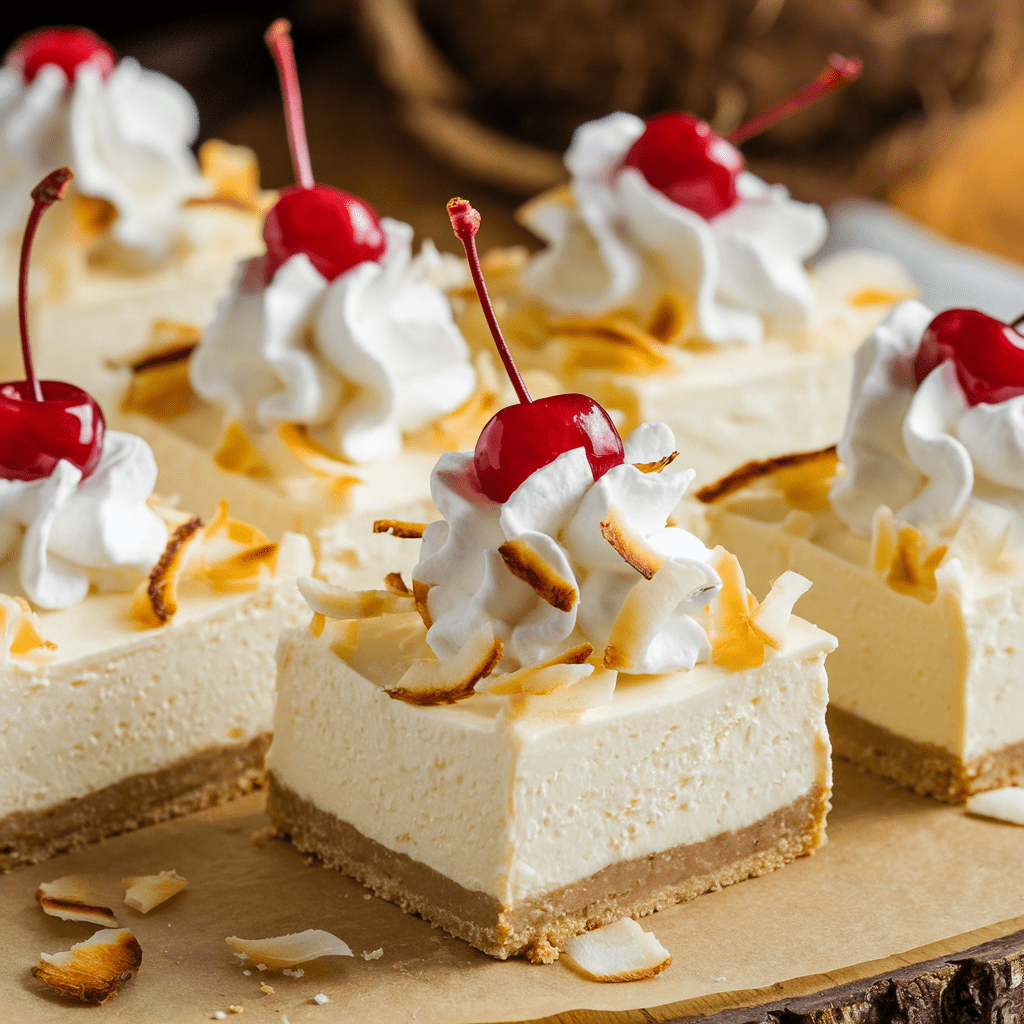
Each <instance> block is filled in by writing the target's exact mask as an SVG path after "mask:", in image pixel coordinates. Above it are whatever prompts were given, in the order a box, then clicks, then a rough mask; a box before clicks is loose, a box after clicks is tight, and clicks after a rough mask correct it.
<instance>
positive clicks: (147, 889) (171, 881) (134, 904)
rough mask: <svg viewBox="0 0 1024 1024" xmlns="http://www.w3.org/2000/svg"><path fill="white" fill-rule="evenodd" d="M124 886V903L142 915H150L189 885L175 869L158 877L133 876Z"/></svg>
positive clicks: (124, 882) (125, 881)
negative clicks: (153, 910)
mask: <svg viewBox="0 0 1024 1024" xmlns="http://www.w3.org/2000/svg"><path fill="white" fill-rule="evenodd" d="M121 884H122V885H123V886H124V890H125V892H124V901H125V903H127V904H128V906H129V907H131V908H132V909H133V910H137V911H138V912H139V913H140V914H148V913H149V912H150V911H151V910H152V909H153V908H154V907H158V906H160V904H161V903H164V902H166V901H167V900H169V899H170V898H171V897H172V896H175V895H177V894H178V893H179V892H181V890H182V889H184V888H185V886H187V885H188V879H187V878H182V877H181V875H179V874H178V872H177V871H175V870H174V869H173V868H172V869H171V870H170V871H161V872H160V873H159V874H156V875H132V876H131V877H130V878H126V879H124V881H123V882H122V883H121Z"/></svg>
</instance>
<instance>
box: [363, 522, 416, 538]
mask: <svg viewBox="0 0 1024 1024" xmlns="http://www.w3.org/2000/svg"><path fill="white" fill-rule="evenodd" d="M426 528H427V524H426V523H406V522H403V521H402V520H401V519H377V520H375V521H374V524H373V532H374V533H390V534H391V536H392V537H403V538H405V539H407V540H418V539H419V538H420V537H422V536H423V531H424V530H425V529H426Z"/></svg>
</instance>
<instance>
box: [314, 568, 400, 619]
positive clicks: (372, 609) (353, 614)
mask: <svg viewBox="0 0 1024 1024" xmlns="http://www.w3.org/2000/svg"><path fill="white" fill-rule="evenodd" d="M298 586H299V591H300V593H301V594H302V596H303V597H304V598H305V599H306V604H308V605H309V607H310V608H312V609H313V611H314V612H318V613H319V614H320V615H325V616H326V617H327V618H329V619H373V618H376V617H377V616H378V615H391V614H393V613H396V612H411V611H414V610H415V605H414V602H413V599H412V596H411V595H408V594H396V593H394V592H393V591H390V590H346V589H345V588H344V587H338V586H335V585H334V584H332V583H325V582H324V581H323V580H318V579H314V578H313V577H312V576H301V577H299V580H298Z"/></svg>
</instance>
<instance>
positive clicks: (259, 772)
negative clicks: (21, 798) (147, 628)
mask: <svg viewBox="0 0 1024 1024" xmlns="http://www.w3.org/2000/svg"><path fill="white" fill-rule="evenodd" d="M269 746H270V735H269V734H266V733H265V734H263V735H261V736H257V737H256V738H255V739H252V740H250V741H249V742H248V743H242V744H232V745H231V746H223V747H213V748H209V749H207V750H203V751H201V752H199V753H197V754H194V755H192V756H191V757H188V758H184V759H182V760H181V761H178V762H176V763H174V764H172V765H169V766H168V767H166V768H162V769H160V770H159V771H155V772H147V773H145V774H142V775H133V776H131V778H127V779H123V780H122V781H120V782H117V783H115V784H114V785H112V786H106V787H105V788H103V789H100V790H97V791H96V792H95V793H90V794H89V795H88V796H84V797H81V798H79V799H76V800H68V801H65V802H64V803H62V804H58V805H57V806H56V807H49V808H47V809H46V810H43V811H28V812H24V811H18V812H15V813H14V814H8V815H7V817H5V818H0V871H10V870H11V869H12V868H16V867H20V866H21V865H23V864H38V863H39V862H40V861H43V860H46V859H47V858H49V857H53V856H55V855H56V854H58V853H65V852H67V851H68V850H77V849H80V848H81V847H83V846H87V845H88V844H89V843H94V842H96V841H97V840H100V839H104V838H106V837H107V836H113V835H117V834H118V833H119V832H129V831H131V830H133V829H136V828H140V827H141V826H143V825H152V824H155V823H156V822H158V821H166V820H167V819H168V818H177V817H179V816H180V815H182V814H189V813H191V812H192V811H198V810H200V809H202V808H203V807H211V806H213V805H214V804H220V803H224V802H225V801H226V800H231V799H233V798H234V797H236V796H241V795H242V794H243V793H248V792H250V791H251V790H253V789H257V788H259V787H260V786H261V785H262V784H263V755H264V754H265V753H266V751H267V747H269Z"/></svg>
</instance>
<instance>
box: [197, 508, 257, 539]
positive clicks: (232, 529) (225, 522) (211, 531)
mask: <svg viewBox="0 0 1024 1024" xmlns="http://www.w3.org/2000/svg"><path fill="white" fill-rule="evenodd" d="M221 532H223V533H226V534H227V537H228V540H232V541H234V542H235V543H236V544H242V545H244V546H245V547H259V546H262V545H263V544H267V543H269V541H270V538H269V537H267V535H266V534H265V533H264V532H263V531H262V530H260V529H258V528H257V527H255V526H252V525H251V524H249V523H246V522H244V521H243V520H241V519H232V518H231V516H230V515H229V512H228V503H227V502H226V501H221V502H220V503H219V504H218V505H217V511H216V513H215V514H214V517H213V518H212V519H211V520H210V522H209V524H208V525H207V527H206V530H205V531H204V532H203V537H204V538H210V537H216V536H217V535H218V534H219V533H221Z"/></svg>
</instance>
